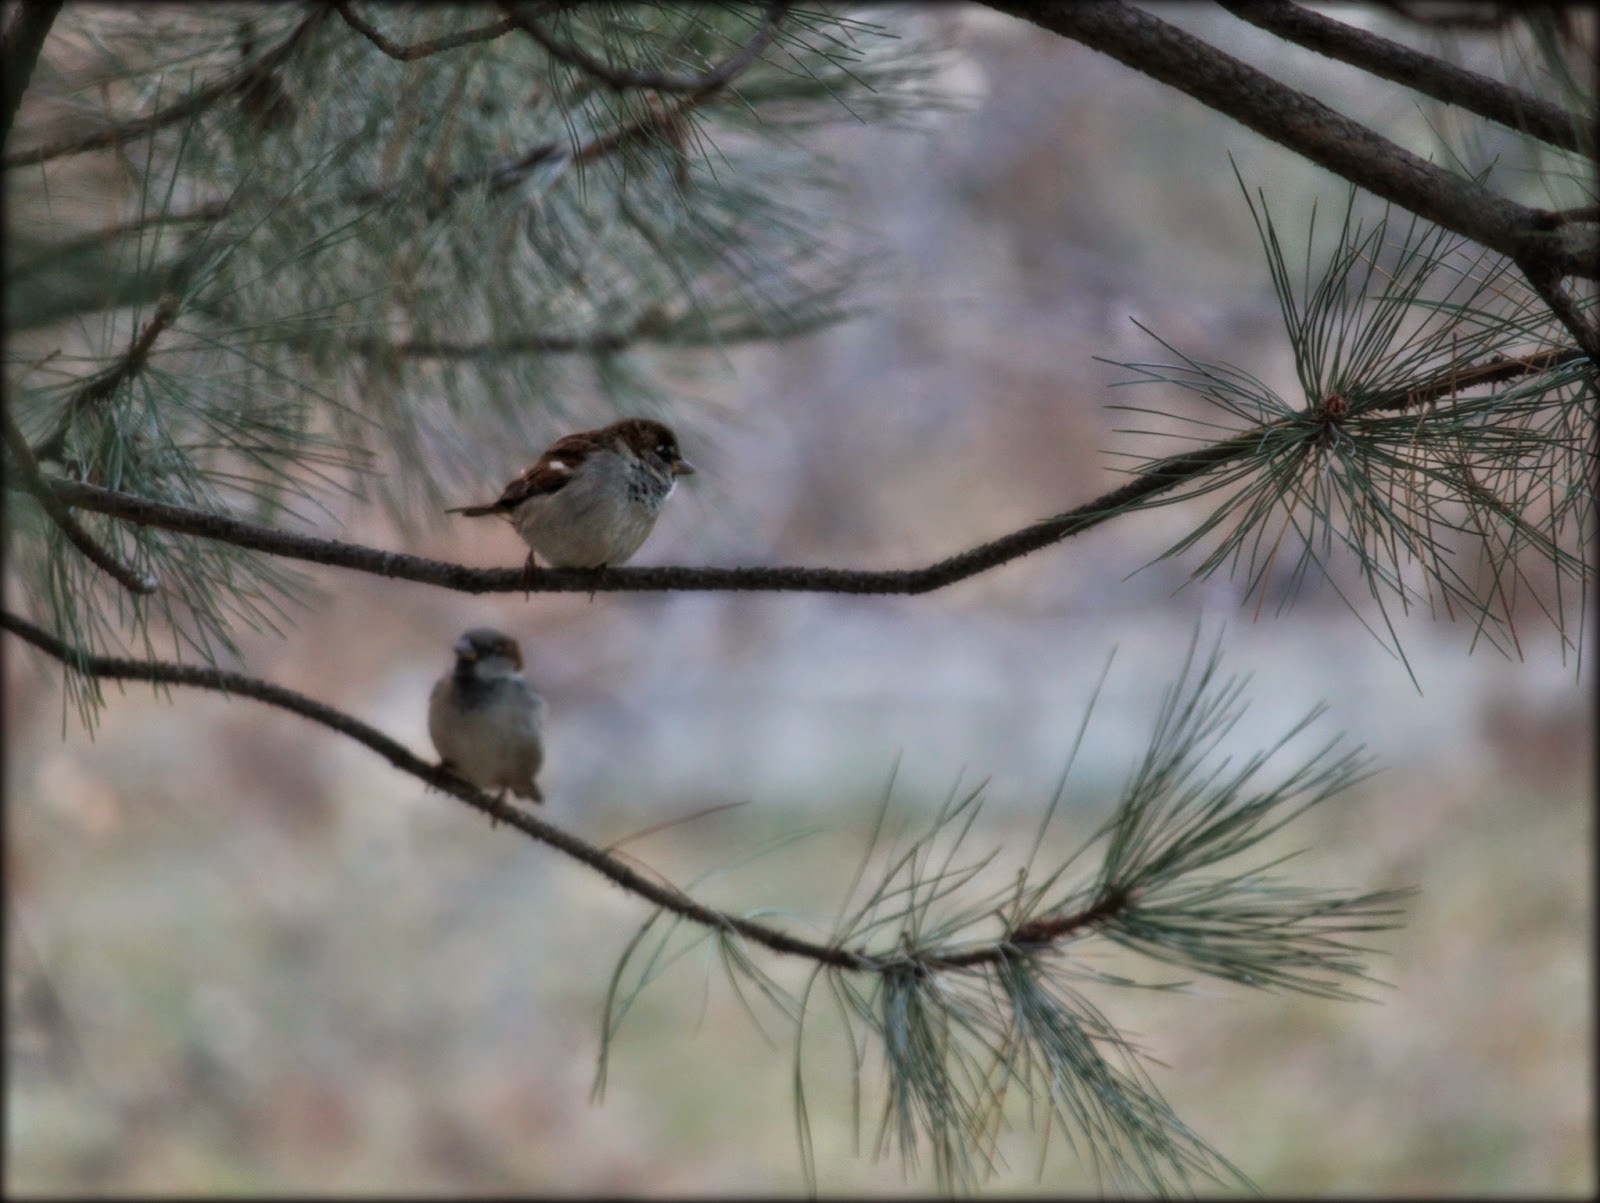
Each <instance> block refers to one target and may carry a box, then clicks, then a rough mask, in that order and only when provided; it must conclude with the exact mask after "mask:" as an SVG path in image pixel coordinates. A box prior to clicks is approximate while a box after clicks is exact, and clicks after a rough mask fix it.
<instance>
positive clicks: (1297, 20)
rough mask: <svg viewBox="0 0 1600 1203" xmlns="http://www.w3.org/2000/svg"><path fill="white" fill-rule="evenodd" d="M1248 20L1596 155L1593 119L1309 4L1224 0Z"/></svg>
mask: <svg viewBox="0 0 1600 1203" xmlns="http://www.w3.org/2000/svg"><path fill="white" fill-rule="evenodd" d="M1220 2H1221V4H1222V7H1223V8H1225V9H1227V10H1228V11H1229V12H1231V13H1232V14H1233V15H1234V16H1236V17H1238V18H1240V19H1241V20H1244V21H1248V22H1250V24H1252V25H1255V26H1257V27H1258V28H1260V29H1265V30H1267V31H1268V32H1269V33H1274V34H1277V35H1278V36H1279V37H1282V38H1287V39H1288V40H1289V41H1291V42H1294V43H1296V44H1297V45H1300V46H1304V47H1306V48H1307V49H1309V50H1315V51H1317V52H1318V53H1319V54H1325V55H1328V56H1329V57H1330V58H1334V59H1337V60H1339V61H1340V62H1343V63H1349V64H1350V65H1351V66H1353V67H1359V68H1361V69H1362V70H1363V71H1368V72H1370V73H1372V74H1373V75H1376V76H1378V77H1379V78H1381V79H1387V80H1389V81H1391V82H1393V83H1398V84H1403V85H1404V86H1406V87H1408V88H1414V89H1416V90H1417V91H1419V92H1422V93H1425V94H1426V95H1428V96H1431V97H1433V98H1434V99H1435V100H1439V101H1443V102H1444V103H1445V104H1453V105H1459V106H1460V107H1462V108H1464V109H1467V110H1468V111H1469V112H1473V113H1476V114H1478V115H1479V116H1480V117H1487V118H1488V119H1489V120H1490V121H1495V122H1498V123H1500V124H1501V125H1504V126H1506V127H1508V128H1510V129H1514V130H1516V131H1517V132H1518V133H1524V134H1528V135H1530V136H1532V137H1534V138H1538V139H1539V140H1540V141H1542V142H1548V143H1549V144H1550V145H1552V146H1559V147H1560V148H1561V149H1562V150H1569V151H1572V152H1573V153H1574V154H1580V155H1584V156H1586V157H1587V158H1590V159H1593V158H1595V157H1596V146H1595V139H1594V128H1593V122H1592V121H1585V120H1584V119H1582V118H1580V117H1579V116H1578V115H1577V114H1575V113H1569V112H1567V111H1566V110H1564V109H1563V108H1562V107H1561V106H1560V105H1557V104H1551V103H1550V102H1549V101H1547V100H1542V99H1541V98H1539V97H1537V96H1534V95H1532V94H1531V93H1528V92H1524V91H1522V90H1520V89H1518V88H1514V87H1511V86H1510V85H1509V84H1504V83H1501V82H1500V81H1499V80H1496V79H1491V78H1490V77H1489V76H1487V75H1480V74H1478V73H1477V72H1475V71H1467V70H1465V69H1463V68H1461V67H1457V66H1455V65H1454V64H1452V63H1447V62H1445V61H1444V60H1443V59H1439V58H1435V57H1434V56H1433V55H1430V54H1422V53H1420V52H1419V51H1416V50H1412V49H1410V48H1409V47H1407V46H1402V45H1400V44H1399V43H1398V42H1392V41H1390V40H1389V39H1388V38H1385V37H1381V36H1379V35H1378V34H1375V33H1369V32H1367V31H1366V30H1364V29H1357V28H1355V27H1353V26H1350V25H1346V24H1344V23H1343V22H1340V21H1335V20H1334V19H1333V18H1331V17H1325V16H1323V15H1322V14H1321V13H1317V12H1313V11H1312V10H1310V9H1308V8H1302V7H1301V6H1300V5H1298V4H1293V3H1290V0H1220Z"/></svg>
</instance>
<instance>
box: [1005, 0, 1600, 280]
mask: <svg viewBox="0 0 1600 1203" xmlns="http://www.w3.org/2000/svg"><path fill="white" fill-rule="evenodd" d="M985 3H987V4H988V6H989V7H990V8H993V9H995V10H996V11H997V12H1003V13H1007V14H1009V15H1011V16H1014V17H1019V18H1021V19H1023V20H1025V21H1031V22H1032V23H1033V24H1035V25H1038V26H1041V27H1042V28H1044V29H1048V30H1050V31H1051V32H1052V33H1057V34H1060V35H1061V36H1062V37H1066V38H1071V39H1072V40H1073V41H1076V42H1080V43H1082V44H1083V45H1085V46H1088V47H1089V48H1090V49H1092V50H1098V51H1099V52H1101V53H1102V54H1106V55H1109V56H1110V57H1111V58H1114V59H1116V60H1117V61H1118V62H1120V63H1122V64H1123V65H1124V66H1127V67H1131V68H1133V69H1134V70H1135V71H1138V72H1140V73H1142V74H1144V75H1148V76H1150V77H1151V78H1152V79H1155V80H1158V81H1160V82H1161V83H1164V84H1167V85H1168V86H1170V87H1174V88H1176V89H1178V90H1179V91H1180V92H1183V93H1185V94H1186V95H1188V96H1192V97H1194V99H1196V100H1198V101H1200V103H1201V104H1204V105H1206V106H1207V107H1208V108H1212V109H1215V110H1217V111H1218V112H1219V113H1222V114H1224V115H1225V116H1228V117H1232V118H1233V119H1234V120H1235V121H1237V122H1239V123H1240V124H1241V125H1244V126H1246V127H1247V128H1249V129H1252V130H1254V131H1255V132H1256V133H1258V134H1261V135H1262V136H1263V137H1266V138H1270V139H1271V140H1272V141H1274V142H1277V143H1279V144H1280V145H1283V146H1286V147H1288V148H1289V149H1290V150H1292V151H1294V152H1295V153H1296V154H1298V155H1300V156H1301V157H1303V158H1306V159H1309V160H1310V161H1311V162H1313V163H1316V164H1318V165H1319V166H1321V167H1325V168H1327V169H1328V170H1329V171H1331V172H1333V173H1334V174H1335V175H1338V176H1340V177H1342V178H1343V179H1346V180H1349V181H1350V182H1351V183H1353V184H1356V185H1357V186H1359V187H1361V188H1364V189H1366V190H1367V191H1368V192H1371V193H1372V194H1373V195H1375V196H1378V197H1380V198H1381V199H1383V200H1387V201H1391V202H1393V203H1394V204H1396V205H1399V206H1400V207H1401V208H1403V209H1406V210H1408V211H1409V212H1412V213H1415V214H1417V215H1418V216H1419V217H1422V218H1425V219H1426V220H1428V221H1431V222H1432V223H1433V224H1435V225H1438V226H1442V227H1444V228H1445V229H1447V230H1453V231H1455V232H1456V233H1458V234H1462V235H1464V236H1466V237H1468V238H1471V239H1472V240H1473V241H1474V242H1478V243H1481V244H1482V245H1483V246H1485V247H1488V248H1489V249H1490V250H1494V251H1498V252H1500V253H1501V254H1503V255H1505V256H1506V257H1507V258H1510V259H1513V260H1515V261H1517V262H1518V263H1519V264H1526V263H1537V264H1539V265H1541V266H1542V268H1544V269H1545V270H1549V271H1554V272H1555V273H1556V274H1557V275H1559V276H1572V275H1577V276H1583V277H1585V278H1587V279H1596V278H1600V228H1597V227H1596V226H1594V225H1572V224H1568V223H1555V222H1552V220H1551V215H1550V214H1549V213H1546V212H1544V211H1543V210H1539V209H1531V208H1529V207H1527V206H1526V205H1520V204H1517V203H1516V202H1515V201H1511V200H1508V199H1506V198H1505V197H1503V196H1500V195H1498V194H1497V193H1495V192H1493V191H1491V190H1490V189H1488V188H1485V187H1484V186H1483V185H1481V184H1478V183H1476V182H1475V181H1473V180H1469V179H1464V178H1462V177H1461V176H1458V175H1455V174H1453V173H1451V172H1449V171H1446V170H1445V169H1443V168H1441V167H1438V166H1436V165H1435V164H1433V163H1429V162H1428V161H1427V160H1425V159H1423V158H1421V157H1419V156H1417V155H1414V154H1412V153H1411V152H1410V151H1408V150H1406V149H1405V148H1403V147H1401V146H1398V145H1396V144H1395V143H1393V142H1391V141H1389V140H1388V139H1387V138H1384V137H1381V136H1379V135H1378V134H1376V133H1374V132H1373V131H1372V130H1370V129H1368V128H1367V127H1366V126H1364V125H1362V124H1360V123H1359V122H1356V121H1352V120H1350V119H1349V118H1348V117H1345V116H1344V115H1342V114H1340V113H1337V112H1335V111H1334V110H1333V109H1330V108H1329V107H1328V106H1327V105H1325V104H1323V103H1322V102H1321V101H1319V100H1316V99H1314V98H1312V97H1310V96H1307V95H1306V94H1305V93H1304V92H1297V91H1295V90H1294V89H1293V88H1290V87H1287V86H1285V85H1284V84H1282V83H1280V82H1279V81H1278V80H1276V79H1274V78H1272V77H1271V76H1270V75H1267V74H1266V73H1264V72H1262V71H1258V70H1256V68H1254V67H1252V66H1250V65H1249V64H1247V63H1244V62H1242V61H1240V60H1239V59H1236V58H1234V57H1233V56H1231V55H1228V54H1224V53H1223V52H1222V51H1220V50H1218V49H1217V48H1216V47H1215V46H1212V45H1210V44H1209V43H1206V42H1203V41H1201V40H1200V39H1199V38H1197V37H1194V36H1193V35H1192V34H1189V33H1185V32H1184V31H1183V30H1181V29H1178V28H1177V27H1176V26H1173V25H1169V24H1167V23H1166V22H1165V21H1162V20H1159V19H1158V18H1156V17H1153V16H1151V15H1150V14H1149V13H1146V12H1142V11H1141V10H1139V9H1137V8H1132V7H1130V6H1128V5H1126V4H1122V3H1096V4H1056V3H1051V2H1050V0H985Z"/></svg>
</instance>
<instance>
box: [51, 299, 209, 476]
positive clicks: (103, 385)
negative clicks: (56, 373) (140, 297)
mask: <svg viewBox="0 0 1600 1203" xmlns="http://www.w3.org/2000/svg"><path fill="white" fill-rule="evenodd" d="M177 316H178V298H177V297H176V296H173V295H172V294H170V293H168V294H167V295H165V296H163V297H162V298H161V301H160V303H159V304H158V305H157V306H156V311H155V313H153V314H151V315H150V320H149V321H147V322H146V323H145V324H144V329H142V330H140V331H139V333H138V334H137V335H135V336H134V339H133V342H132V343H131V344H130V345H129V347H128V350H127V352H126V354H124V355H123V356H122V357H121V358H120V359H118V360H117V361H116V362H115V363H113V364H111V365H110V366H109V367H107V368H106V369H105V370H104V371H102V372H100V373H99V374H98V375H97V376H95V377H93V378H92V379H90V380H88V381H86V382H85V383H84V385H83V386H82V387H81V388H79V389H78V391H77V392H76V393H74V394H73V395H72V397H71V398H70V399H69V400H68V401H67V404H66V408H65V409H64V410H62V413H61V419H60V421H59V422H57V423H56V428H55V430H53V431H52V432H51V433H50V434H49V435H48V436H46V437H45V438H44V439H42V440H41V441H40V442H39V445H38V446H37V447H34V448H33V455H34V457H35V458H36V459H42V460H48V459H60V458H61V456H62V454H63V453H64V452H65V450H66V445H67V435H68V434H69V433H70V432H71V430H72V425H73V423H74V422H76V421H77V420H78V418H79V417H81V416H82V415H83V414H84V413H85V412H87V411H88V410H91V409H94V408H95V407H96V406H98V405H104V404H105V403H106V402H107V401H109V400H110V399H111V398H112V397H114V396H115V395H116V392H117V389H119V388H120V387H121V386H122V385H123V384H125V383H127V382H128V381H129V380H131V379H133V377H134V376H136V375H137V374H138V373H139V371H140V370H141V369H142V368H143V367H144V365H145V363H146V362H147V361H148V360H149V358H150V352H151V350H152V349H153V348H154V347H155V344H156V339H158V338H160V337H161V333H162V331H164V330H165V329H166V328H167V327H168V326H170V325H172V323H173V321H174V320H176V318H177Z"/></svg>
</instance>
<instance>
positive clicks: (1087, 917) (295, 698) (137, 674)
mask: <svg viewBox="0 0 1600 1203" xmlns="http://www.w3.org/2000/svg"><path fill="white" fill-rule="evenodd" d="M0 627H4V628H5V629H6V630H8V631H11V632H12V633H13V634H15V635H17V636H18V637H20V638H22V639H24V640H26V641H27V642H28V643H31V644H32V645H33V646H34V647H36V648H38V649H39V650H40V651H43V652H45V653H46V654H48V655H50V656H53V657H54V658H55V659H57V660H59V661H61V663H62V664H64V665H66V666H67V667H68V668H70V669H72V670H73V671H75V672H79V673H83V674H85V675H87V676H91V677H96V678H100V679H103V680H112V681H149V682H151V683H152V684H160V685H187V686H191V687H193V688H196V689H209V690H213V691H215V692H217V693H222V694H232V695H237V696H239V697H246V698H254V699H255V700H256V701H258V702H265V703H266V704H267V705H269V706H276V707H278V708H279V709H280V710H287V711H289V712H290V713H293V714H298V715H300V716H301V717H302V718H307V719H310V720H311V721H312V722H314V723H320V724H321V725H322V726H324V727H327V728H329V729H330V730H333V731H337V732H338V733H339V734H341V735H345V736H348V737H349V738H350V739H353V740H355V741H356V742H357V743H359V744H362V745H363V746H365V747H367V748H370V749H371V750H372V751H374V752H376V753H377V754H378V755H379V756H381V757H383V758H384V759H385V760H387V761H388V762H389V763H390V764H392V765H393V766H394V767H395V768H397V769H399V770H400V771H401V772H402V773H409V774H410V775H411V776H413V777H415V778H417V780H419V781H421V782H423V783H424V784H426V785H430V786H432V787H433V788H434V789H438V790H441V791H443V792H444V793H446V794H449V795H450V796H451V797H453V798H455V799H457V800H458V801H460V802H464V803H465V804H466V805H468V806H470V807H472V808H473V809H474V810H477V811H479V812H481V813H483V814H486V815H488V816H489V818H491V819H493V820H494V821H496V822H499V823H505V824H506V825H507V826H510V827H515V828H516V829H517V830H518V831H520V832H522V833H523V834H524V835H526V836H528V837H529V838H530V839H534V840H537V841H539V842H540V843H543V844H548V845H549V846H550V847H552V848H554V849H556V851H558V852H561V853H564V854H565V855H567V856H569V857H571V858H572V859H573V860H576V861H578V862H579V863H580V864H584V865H587V866H588V867H589V868H591V869H593V870H594V871H595V872H597V873H599V874H601V875H602V876H603V877H606V878H607V879H609V880H610V881H611V882H613V883H614V884H616V885H618V886H621V887H622V888H623V889H624V890H627V891H628V892H629V893H630V894H636V895H638V896H639V897H640V898H643V899H645V900H647V901H649V902H653V903H654V904H655V905H657V906H659V907H662V908H664V909H666V910H668V911H671V912H672V913H673V914H675V915H680V916H682V917H683V918H685V919H688V920H689V921H690V922H693V923H697V924H700V925H701V926H703V927H708V928H712V929H716V930H721V931H730V932H735V933H737V934H738V935H740V936H743V937H744V938H745V939H747V940H750V941H752V942H754V943H756V944H760V945H762V946H764V947H766V948H769V949H771V950H772V951H773V952H778V953H784V954H786V955H790V956H798V957H804V958H806V959H807V960H811V961H815V962H817V963H818V964H822V965H830V966H833V967H835V968H838V969H847V970H857V971H868V972H883V971H884V970H886V969H889V968H898V967H900V966H903V965H904V963H905V959H906V958H905V955H904V954H902V953H900V952H896V953H894V954H891V955H889V956H873V955H869V954H867V953H864V952H857V951H853V950H851V949H846V948H840V947H836V946H834V945H828V944H818V943H816V942H815V941H812V940H805V939H801V938H799V937H797V936H793V935H790V934H789V933H788V932H785V931H781V930H779V929H777V928H774V927H768V926H767V925H765V924H761V923H756V922H754V921H752V920H749V919H745V918H742V917H740V916H738V915H731V914H728V913H726V912H724V911H719V910H716V909H715V908H713V907H708V906H705V905H703V904H702V903H699V902H696V901H695V900H694V899H693V898H691V897H690V896H689V895H687V894H685V893H683V892H682V891H681V890H677V889H675V888H673V887H671V886H667V885H663V884H661V883H659V882H657V881H653V880H651V879H650V878H648V877H645V876H644V875H642V874H640V873H639V872H637V871H636V870H634V869H632V868H630V867H629V866H628V865H627V864H626V863H625V862H624V861H623V860H621V859H620V858H619V857H616V856H614V855H612V854H610V853H608V852H606V851H604V850H602V849H600V848H596V847H595V846H594V845H592V844H589V843H586V842H584V841H583V840H580V839H578V838H577V837H576V836H574V835H570V834H568V833H567V832H565V831H563V830H562V829H561V828H559V827H557V826H555V825H554V824H552V823H548V822H546V821H544V820H543V819H540V818H538V817H537V816H535V815H532V814H529V813H528V812H527V811H526V810H523V809H522V808H521V807H518V806H514V805H512V804H510V803H506V802H501V801H498V800H496V799H495V798H494V797H493V796H492V795H490V794H487V793H484V792H483V791H482V790H479V789H476V788H475V787H473V786H472V785H470V784H468V783H467V782H465V781H463V780H461V779H460V778H459V777H456V776H455V775H454V774H452V773H449V772H446V771H445V770H444V769H442V768H440V767H439V766H438V765H434V764H429V763H428V762H427V761H425V760H423V759H422V758H421V757H419V756H417V755H416V754H415V753H413V752H411V751H410V749H408V748H406V747H405V746H404V745H403V744H400V743H397V742H396V741H395V740H393V739H391V738H389V736H387V735H385V734H384V733H383V732H382V731H379V730H378V729H377V728H375V727H370V726H368V725H367V724H366V723H363V722H362V721H361V720H360V719H357V718H355V717H354V716H352V715H349V714H346V713H345V712H344V711H342V710H338V709H336V708H334V707H332V706H329V705H327V704H326V703H324V702H319V701H316V700H315V699H313V698H308V697H306V696H305V695H304V694H301V693H297V692H295V691H294V690H292V689H287V688H285V687H283V686H281V685H274V684H272V683H271V682H270V681H263V680H261V679H259V678H257V677H251V676H247V675H245V674H244V673H236V672H230V671H228V670H226V669H220V668H202V667H199V666H195V665H187V664H169V663H166V662H163V661H144V660H123V659H117V658H114V657H110V656H93V655H89V654H87V653H86V652H84V651H82V650H81V649H78V648H74V647H71V646H70V645H68V644H66V643H63V642H62V641H61V640H59V639H57V638H56V637H55V636H53V635H51V634H50V633H49V632H48V631H45V630H43V629H42V628H40V627H37V626H35V625H34V624H33V623H31V622H29V621H27V620H26V619H24V618H21V617H19V616H17V615H15V614H12V613H9V612H7V611H3V610H0ZM1119 909H1120V906H1119V905H1113V904H1108V903H1107V901H1106V900H1105V899H1099V900H1097V901H1096V902H1095V903H1094V904H1092V905H1091V906H1090V907H1089V908H1088V909H1087V910H1086V911H1085V912H1084V913H1083V914H1082V915H1078V916H1073V915H1064V916H1059V917H1056V918H1053V919H1052V920H1051V921H1050V923H1049V925H1048V930H1046V929H1045V928H1044V927H1040V926H1039V925H1034V926H1033V927H1031V928H1019V929H1018V931H1017V933H1016V937H1015V940H1013V938H1012V937H1011V936H1007V937H1006V938H1004V939H1002V940H1001V941H998V942H996V943H994V944H990V945H985V946H983V947H981V948H976V949H965V950H963V951H961V952H957V953H952V954H951V955H949V956H947V957H937V956H927V957H920V958H918V963H919V965H920V966H921V967H922V969H924V970H928V971H937V970H940V969H947V968H967V967H971V966H975V965H979V964H985V963H990V962H998V961H1001V960H1004V959H1005V958H1007V957H1008V956H1010V955H1013V949H1014V948H1015V947H1016V945H1018V944H1026V945H1039V944H1043V943H1047V942H1051V941H1055V940H1060V939H1064V938H1065V937H1067V936H1069V935H1074V936H1075V935H1081V934H1082V933H1083V932H1084V931H1086V930H1087V929H1089V928H1092V927H1093V926H1095V925H1096V924H1098V923H1102V922H1105V921H1107V920H1109V919H1111V918H1114V917H1115V915H1116V913H1117V912H1118V910H1119Z"/></svg>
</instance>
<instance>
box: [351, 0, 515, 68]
mask: <svg viewBox="0 0 1600 1203" xmlns="http://www.w3.org/2000/svg"><path fill="white" fill-rule="evenodd" d="M333 7H334V10H335V11H336V12H338V14H339V15H340V16H341V17H343V18H344V21H345V24H346V25H348V26H350V28H351V29H353V30H355V31H356V32H357V33H359V34H360V35H361V36H362V37H364V38H366V39H367V41H369V42H371V43H372V44H373V45H374V46H376V47H377V48H378V49H379V50H381V51H383V52H384V53H385V54H386V55H388V56H389V57H390V58H392V59H398V60H399V61H400V62H402V63H411V62H415V61H416V60H417V59H419V58H427V57H428V56H429V55H434V54H441V53H443V52H444V51H446V50H455V49H457V48H458V47H461V46H468V45H471V44H472V43H473V42H492V41H493V40H494V39H495V38H498V37H501V36H503V35H505V34H508V33H510V32H511V30H512V29H513V28H515V26H514V24H513V22H512V20H511V18H510V17H504V18H502V19H501V20H499V21H495V22H494V23H493V24H490V25H483V26H479V27H478V28H477V29H468V30H465V31H463V32H462V33H451V34H445V35H443V36H442V37H437V38H433V39H431V40H429V41H426V42H417V43H415V44H413V45H410V46H405V45H402V44H401V43H399V42H396V41H392V40H390V39H389V38H387V37H385V36H384V35H383V32H382V31H381V30H379V29H378V28H377V26H375V25H371V24H369V23H368V22H367V21H366V20H365V19H363V18H362V17H361V15H360V14H358V13H357V12H356V10H355V5H353V4H351V3H349V0H333Z"/></svg>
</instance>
